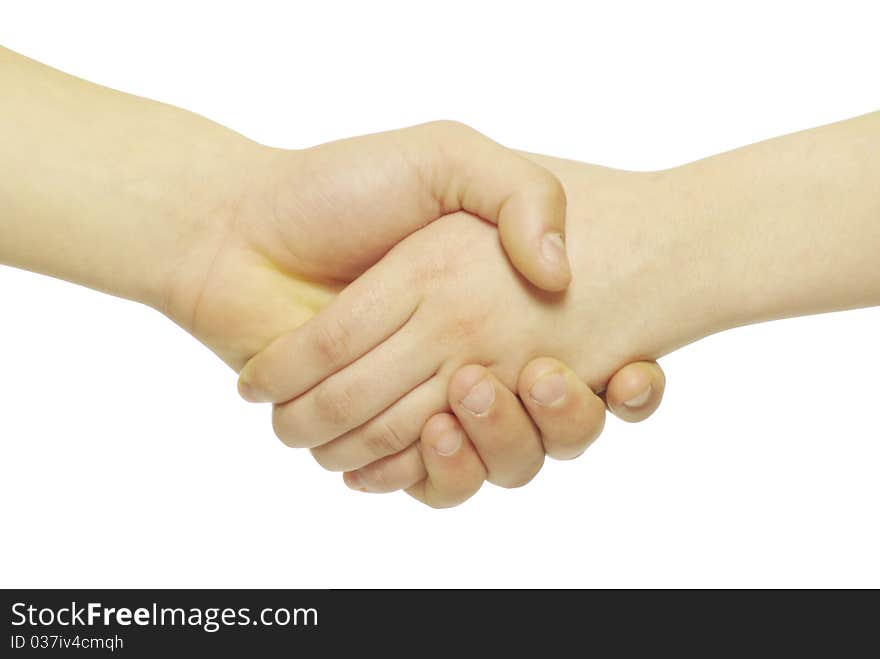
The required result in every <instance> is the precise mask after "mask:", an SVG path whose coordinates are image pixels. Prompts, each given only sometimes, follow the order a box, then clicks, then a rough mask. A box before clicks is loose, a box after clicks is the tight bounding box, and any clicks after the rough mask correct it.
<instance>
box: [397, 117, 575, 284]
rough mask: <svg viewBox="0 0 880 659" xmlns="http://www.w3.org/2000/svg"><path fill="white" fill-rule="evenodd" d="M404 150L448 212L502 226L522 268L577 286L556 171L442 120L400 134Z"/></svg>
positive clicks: (530, 275) (532, 275)
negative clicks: (574, 283)
mask: <svg viewBox="0 0 880 659" xmlns="http://www.w3.org/2000/svg"><path fill="white" fill-rule="evenodd" d="M399 134H400V137H401V138H404V136H405V137H406V138H414V139H401V142H400V147H401V148H402V149H404V150H405V151H406V154H407V159H408V161H409V162H410V163H415V164H416V166H417V167H418V168H419V169H420V170H421V174H422V180H423V181H426V182H427V183H428V185H429V186H430V187H431V194H432V195H433V196H434V198H435V199H437V200H438V202H439V203H440V207H441V209H442V211H443V213H444V214H446V213H451V212H454V211H459V210H464V211H467V212H469V213H472V214H474V215H478V216H479V217H481V218H483V219H484V220H487V221H489V222H492V223H494V224H497V225H498V231H499V234H500V237H501V244H502V245H503V246H504V249H505V251H506V252H507V255H508V257H509V258H510V260H511V262H512V263H513V265H514V267H515V268H516V269H517V270H518V271H519V272H520V273H521V274H522V275H523V276H524V277H525V278H526V279H528V280H529V281H530V282H531V283H533V284H534V285H535V286H537V287H538V288H541V289H544V290H547V291H561V290H564V289H565V288H567V287H568V284H569V282H570V281H571V270H570V267H569V263H568V256H567V253H566V250H565V189H564V188H563V186H562V183H560V182H559V180H558V179H557V178H556V177H555V176H554V175H553V174H552V173H551V172H550V171H548V170H546V169H544V168H543V167H541V166H540V165H538V164H537V163H535V162H532V161H531V160H528V159H527V158H525V157H523V156H521V155H519V154H518V153H516V152H514V151H512V150H510V149H508V148H506V147H504V146H502V145H500V144H498V143H497V142H494V141H492V140H490V139H489V138H488V137H486V136H485V135H483V134H481V133H479V132H477V131H476V130H474V129H472V128H469V127H468V126H465V125H464V124H459V123H456V122H450V121H438V122H433V123H429V124H423V125H421V126H414V127H412V128H405V129H403V130H402V131H399Z"/></svg>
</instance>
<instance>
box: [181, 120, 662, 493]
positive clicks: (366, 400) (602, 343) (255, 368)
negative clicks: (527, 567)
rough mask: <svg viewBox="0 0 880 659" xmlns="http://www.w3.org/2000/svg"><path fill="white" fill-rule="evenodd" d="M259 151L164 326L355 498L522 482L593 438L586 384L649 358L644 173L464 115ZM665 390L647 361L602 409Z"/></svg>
mask: <svg viewBox="0 0 880 659" xmlns="http://www.w3.org/2000/svg"><path fill="white" fill-rule="evenodd" d="M251 151H252V152H251V153H250V155H249V156H248V159H247V163H248V164H247V166H243V167H240V168H237V169H236V170H234V171H232V172H231V173H230V175H229V177H228V178H227V179H226V180H225V181H224V182H223V183H222V185H220V186H218V190H220V191H222V195H223V196H222V201H220V202H215V203H214V204H212V205H211V206H210V207H209V208H210V210H209V211H207V212H198V211H192V212H191V213H189V215H190V216H191V217H193V216H194V217H199V218H200V220H199V222H198V226H200V227H202V228H201V229H200V230H198V231H196V232H194V233H192V234H190V235H189V236H188V238H187V240H186V246H185V249H184V251H183V256H182V257H181V258H180V259H179V263H180V266H179V267H178V268H177V269H176V270H175V271H174V272H173V275H172V276H170V277H169V278H168V281H169V284H168V285H167V286H166V287H165V289H166V290H168V291H169V295H168V297H167V303H166V306H165V308H164V311H165V312H166V313H167V314H168V315H169V316H170V317H171V318H173V319H174V320H176V321H177V322H178V323H180V324H181V325H182V326H184V327H185V328H186V329H187V330H188V331H190V332H191V333H192V334H193V335H195V336H196V337H198V338H199V339H200V340H201V341H203V342H204V343H205V344H207V345H208V346H209V347H210V348H211V349H212V350H213V351H214V352H215V353H217V354H218V355H219V356H220V357H221V358H222V359H223V360H224V361H226V362H227V363H228V364H229V365H231V366H232V367H233V368H235V369H236V370H239V369H241V376H240V379H239V391H240V393H241V395H242V396H243V397H244V398H245V399H246V400H248V401H251V402H270V403H273V404H274V415H273V416H274V427H275V432H276V433H277V435H278V437H279V438H281V440H282V441H283V442H284V443H285V444H287V445H289V446H294V447H300V448H310V449H311V450H312V454H313V455H314V457H315V459H316V460H317V461H318V462H319V463H320V464H321V465H322V466H324V467H325V468H327V469H332V470H344V471H346V472H347V473H346V475H345V480H346V482H347V484H348V485H349V486H350V487H352V488H354V489H357V490H363V491H369V492H389V491H394V490H399V489H405V490H406V491H408V492H409V493H410V494H412V495H413V496H415V497H416V498H418V499H419V500H421V501H423V502H425V503H427V504H429V505H432V506H449V505H454V504H457V503H460V502H461V501H463V500H464V499H466V498H467V497H469V496H470V495H472V494H473V493H474V492H476V490H477V489H479V487H480V485H481V484H482V483H483V481H484V480H489V481H490V482H492V483H495V484H497V485H501V486H503V487H516V486H519V485H523V484H525V483H527V482H528V481H529V480H530V479H531V478H532V477H534V475H535V474H536V473H537V472H538V470H539V469H540V468H541V465H542V463H543V459H544V454H545V453H547V454H548V455H550V456H552V457H555V458H563V459H567V458H573V457H576V456H578V455H580V454H581V453H582V452H583V451H584V450H585V449H586V448H587V446H588V445H589V444H590V442H592V441H593V440H594V439H595V437H596V436H597V435H598V434H599V432H600V431H601V429H602V425H603V420H604V410H605V403H604V402H603V400H602V399H601V398H599V397H598V396H597V395H596V394H594V393H593V391H591V388H590V387H592V388H594V389H595V390H596V391H600V390H602V389H604V387H605V385H606V383H607V382H608V381H609V378H611V376H612V374H613V373H614V371H615V370H616V369H618V368H620V367H621V366H622V365H624V364H626V363H627V362H629V361H633V360H635V359H643V358H649V357H653V356H654V355H655V354H656V346H654V345H650V342H649V341H648V337H647V336H643V335H642V334H639V336H635V335H634V332H633V331H632V326H633V325H635V326H636V327H638V328H640V332H641V333H645V330H648V331H650V325H653V321H652V320H651V319H650V318H649V317H648V315H647V314H646V313H645V310H644V309H643V308H642V307H643V295H642V292H641V291H640V290H639V289H640V288H642V285H641V284H640V283H639V282H638V281H637V279H638V278H639V277H638V276H636V273H634V272H632V268H633V267H636V266H637V261H638V260H639V259H641V258H642V256H641V255H640V254H638V251H639V247H638V244H639V235H638V231H639V228H638V226H637V225H638V224H640V223H642V222H644V221H645V220H646V219H649V217H648V216H644V215H643V214H642V212H635V209H633V208H632V202H631V201H628V199H629V198H644V192H643V191H642V190H640V189H638V187H637V186H639V185H642V183H641V182H637V180H636V179H637V178H638V177H634V176H633V175H631V174H630V175H627V174H623V173H621V172H613V171H610V170H606V169H602V168H596V167H589V166H585V165H580V164H577V163H571V162H564V161H560V160H554V159H550V158H541V157H537V156H529V155H525V154H518V153H515V152H513V151H510V150H508V149H506V148H504V147H502V146H500V145H498V144H496V143H494V142H492V141H491V140H489V139H488V138H486V137H484V136H483V135H481V134H479V133H477V132H476V131H474V130H472V129H470V128H467V127H465V126H463V125H460V124H455V123H451V122H437V123H432V124H427V125H423V126H417V127H414V128H407V129H403V130H399V131H394V132H390V133H385V134H379V135H371V136H367V137H360V138H354V139H350V140H345V141H342V142H334V143H330V144H324V145H321V146H318V147H315V148H312V149H307V150H304V151H293V152H291V151H277V150H266V149H265V148H264V147H256V146H255V147H254V148H253V149H252V150H251ZM566 192H568V202H569V203H568V212H567V213H566ZM627 206H630V209H627ZM643 210H644V211H645V212H647V211H648V209H647V208H645V209H643ZM651 214H652V215H654V216H656V209H654V210H653V211H652V212H651ZM566 215H567V217H568V227H566ZM493 224H497V230H496V228H495V227H494V226H492V225H493ZM566 238H567V243H568V247H569V249H568V252H570V254H571V264H569V261H568V254H567V250H566ZM617 261H627V262H628V264H629V267H622V265H620V264H619V263H617ZM572 274H573V275H574V278H573V279H574V283H571V285H570V282H572ZM566 364H568V366H566ZM662 388H663V376H662V372H661V371H660V370H659V368H658V367H657V366H656V365H655V364H651V363H635V364H632V365H631V366H629V367H628V368H626V369H624V370H623V371H622V372H621V373H620V374H619V375H618V376H617V377H616V378H615V379H613V381H612V386H611V387H610V388H609V398H608V400H609V403H611V406H612V409H614V410H619V413H620V415H621V416H622V417H624V418H626V419H631V420H633V419H637V418H641V417H643V416H646V415H647V414H649V413H650V412H651V411H652V410H653V409H654V408H655V407H656V405H657V404H658V402H659V399H660V395H661V393H662Z"/></svg>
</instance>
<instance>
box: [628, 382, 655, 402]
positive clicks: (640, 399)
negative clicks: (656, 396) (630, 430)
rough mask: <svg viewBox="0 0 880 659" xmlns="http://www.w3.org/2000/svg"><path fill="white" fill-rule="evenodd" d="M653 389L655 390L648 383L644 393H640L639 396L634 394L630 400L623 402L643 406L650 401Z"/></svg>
mask: <svg viewBox="0 0 880 659" xmlns="http://www.w3.org/2000/svg"><path fill="white" fill-rule="evenodd" d="M651 391H653V390H652V388H651V386H650V385H648V388H647V389H645V390H644V391H643V392H642V393H640V394H639V395H638V396H633V397H632V398H630V399H629V400H625V401H623V404H624V405H626V406H627V407H641V406H642V405H644V404H645V403H647V402H648V399H649V398H650V397H651Z"/></svg>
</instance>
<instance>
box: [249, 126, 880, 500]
mask: <svg viewBox="0 0 880 659" xmlns="http://www.w3.org/2000/svg"><path fill="white" fill-rule="evenodd" d="M878 154H880V113H874V114H870V115H865V116H863V117H858V118H855V119H852V120H849V121H844V122H840V123H838V124H833V125H829V126H824V127H821V128H816V129H813V130H809V131H804V132H802V133H796V134H793V135H788V136H785V137H781V138H777V139H775V140H770V141H767V142H762V143H759V144H755V145H752V146H749V147H745V148H743V149H739V150H736V151H733V152H730V153H725V154H721V155H719V156H715V157H712V158H708V159H706V160H703V161H699V162H696V163H692V164H689V165H686V166H683V167H679V168H675V169H672V170H667V171H663V172H652V173H631V172H621V171H615V170H608V169H603V168H596V167H591V166H587V165H583V164H580V163H573V162H566V161H558V160H553V159H548V158H544V157H535V159H536V161H537V162H539V163H541V164H543V165H544V166H546V167H548V168H549V169H551V170H552V171H553V172H554V173H555V174H556V175H557V176H558V177H559V179H560V180H561V181H562V182H563V185H564V186H565V188H566V194H567V198H568V234H567V235H568V248H569V254H570V256H571V262H572V271H573V275H574V276H573V281H572V285H571V286H570V287H569V289H568V290H567V291H565V292H564V293H555V294H553V293H546V292H541V291H537V290H536V289H534V287H531V286H528V285H527V284H526V283H525V282H524V281H523V280H522V278H521V277H519V276H517V275H516V274H515V273H513V272H512V271H510V269H508V268H504V267H503V258H502V255H501V250H500V246H499V243H498V240H497V237H496V236H495V235H493V233H492V232H491V231H490V230H489V229H488V227H485V226H481V225H479V224H475V223H472V222H467V221H466V220H467V219H468V218H466V217H463V216H461V215H453V216H449V217H446V218H443V219H442V220H440V221H438V222H435V223H433V224H432V225H431V226H428V227H425V228H424V229H422V230H420V231H419V232H417V233H415V234H413V235H412V236H410V237H409V238H407V239H406V240H404V241H402V242H401V243H400V244H399V245H397V246H396V247H395V248H394V249H393V250H391V252H389V254H388V255H386V256H385V257H384V258H383V259H382V261H380V262H379V263H378V264H377V265H376V266H374V267H373V268H372V269H370V270H369V271H368V272H367V273H366V274H365V275H363V276H362V277H361V278H360V279H358V280H357V281H356V282H355V283H354V284H352V285H351V286H350V287H349V288H347V289H346V290H345V291H343V293H342V294H341V295H340V296H339V297H338V298H337V300H336V301H335V302H334V303H333V304H332V305H330V306H329V307H328V308H326V309H324V310H322V311H321V313H319V314H318V315H317V316H316V317H315V318H314V319H313V320H312V321H311V322H310V323H307V324H306V325H305V326H303V327H302V328H300V329H299V330H297V331H296V332H293V333H292V334H290V335H288V336H285V337H282V338H281V339H279V340H277V341H276V342H275V343H273V345H271V346H270V347H269V348H267V350H266V351H264V352H263V353H261V354H260V355H258V356H257V357H255V358H254V359H253V360H252V361H251V362H250V363H249V364H248V365H247V366H246V367H245V369H244V370H243V372H242V378H243V379H245V380H247V381H248V382H249V383H251V385H252V386H257V387H258V388H260V390H261V391H263V392H264V393H263V395H264V396H265V397H268V398H270V399H271V400H272V401H273V402H275V403H276V408H275V415H274V417H275V418H274V421H275V428H276V432H277V433H278V434H279V436H280V437H282V439H283V440H284V441H286V442H288V443H290V444H293V445H299V446H310V447H313V450H314V448H315V447H324V448H320V449H318V450H317V451H316V453H317V454H318V458H319V460H327V454H328V453H330V452H331V451H332V449H331V448H327V447H332V446H334V444H336V443H337V442H340V441H344V440H345V439H346V437H350V435H349V434H350V433H352V432H355V433H357V432H358V431H357V430H356V429H357V428H359V427H362V424H364V423H366V422H368V421H369V422H370V423H372V424H378V423H381V424H383V425H385V426H388V427H395V426H396V427H398V428H407V429H408V428H410V427H411V426H409V425H405V424H404V423H403V421H402V420H403V419H412V418H414V417H415V418H418V417H419V416H420V415H425V416H426V417H430V418H429V421H428V425H427V426H426V428H425V433H424V434H423V437H422V443H423V444H424V443H425V441H426V439H427V442H428V443H429V444H431V446H432V449H433V450H426V447H425V446H420V445H419V444H417V439H418V438H417V437H416V436H415V435H414V434H412V433H410V434H407V435H406V436H405V437H402V438H401V443H405V442H406V440H407V439H408V440H411V443H410V445H409V446H407V447H406V448H403V449H402V450H401V451H399V452H398V453H396V454H394V455H392V456H385V457H383V458H382V462H381V474H382V483H383V484H384V485H385V486H386V487H387V489H392V487H391V486H399V487H408V488H410V491H411V493H413V494H414V495H415V496H417V497H419V498H422V499H425V498H430V496H431V495H430V493H428V492H426V490H425V486H424V485H423V482H422V480H421V479H423V478H424V477H425V474H426V473H430V469H431V467H430V464H429V462H430V461H431V460H434V459H435V457H434V455H432V453H434V454H436V453H437V452H438V450H442V451H441V452H448V451H449V450H451V449H454V448H455V446H456V433H458V432H460V430H459V426H457V425H456V424H455V423H454V422H453V420H452V418H451V417H449V416H448V415H443V414H441V415H440V416H433V417H432V414H433V407H432V406H433V405H435V404H436V403H437V397H438V396H439V395H440V394H441V393H442V392H445V391H446V390H447V386H448V387H449V396H448V400H447V401H446V402H447V403H448V407H449V409H450V410H451V411H452V412H453V413H454V414H455V416H456V417H457V419H458V421H459V423H460V427H462V428H464V429H468V427H469V424H470V423H472V422H474V419H473V418H472V417H473V416H476V417H480V416H481V415H485V414H488V413H489V411H487V410H491V405H489V406H488V407H487V405H488V403H490V402H491V403H492V404H495V405H507V402H505V398H506V394H503V390H504V389H505V388H506V389H508V390H510V391H517V392H518V393H519V396H520V399H521V400H522V401H523V403H524V405H526V407H528V406H529V405H530V404H531V403H530V400H531V398H530V395H531V394H532V393H533V389H532V388H529V386H528V385H526V384H525V382H528V383H529V384H532V383H533V380H532V379H531V378H532V377H534V376H533V374H532V371H530V370H529V369H537V370H541V369H542V368H543V367H542V366H535V364H534V363H532V364H529V362H530V360H532V359H534V357H535V355H542V354H543V355H553V356H554V357H557V358H559V359H563V360H565V361H566V362H567V363H568V364H569V365H570V366H571V367H572V370H573V371H574V373H575V374H576V376H577V379H579V380H582V381H584V382H586V384H587V385H589V386H590V387H591V388H592V389H594V390H597V391H598V390H601V389H602V388H603V387H604V386H605V384H606V383H607V382H608V380H609V377H610V376H611V374H612V373H613V372H614V370H615V368H616V367H617V366H618V365H619V364H622V363H627V362H631V361H634V360H650V359H656V358H658V357H660V356H662V355H664V354H666V353H668V352H670V351H672V350H675V349H677V348H678V347H681V346H683V345H686V344H688V343H690V342H693V341H696V340H698V339H699V338H701V337H704V336H706V335H709V334H712V333H714V332H718V331H722V330H724V329H728V328H732V327H736V326H740V325H744V324H748V323H755V322H761V321H765V320H771V319H776V318H784V317H789V316H795V315H802V314H810V313H819V312H825V311H836V310H841V309H850V308H856V307H864V306H873V305H877V304H880V259H878V258H877V255H878V254H880V194H878V189H880V188H878V182H880V157H878ZM413 264H418V265H417V266H415V267H414V266H413ZM364 299H369V300H370V301H371V304H370V305H363V304H359V302H360V301H362V300H364ZM379 310H381V311H379ZM354 327H357V328H358V331H357V332H356V333H355V332H353V331H349V328H354ZM331 328H332V331H333V332H334V333H335V334H334V335H335V336H336V337H337V338H339V337H344V339H340V340H338V341H336V342H335V344H334V345H335V348H334V351H333V354H332V360H330V361H328V360H327V359H326V351H321V350H320V349H319V347H318V346H319V342H318V341H317V337H321V336H326V335H327V332H328V331H330V330H331ZM290 355H296V359H297V364H298V366H299V368H297V369H293V368H289V367H288V366H289V364H286V363H285V360H288V361H289V359H290ZM478 360H479V361H480V362H481V363H482V364H484V365H485V366H487V367H488V368H489V370H490V371H491V373H492V375H489V374H488V373H487V372H486V371H485V370H476V369H472V370H468V371H467V372H466V373H465V374H464V375H463V374H462V372H461V371H459V372H458V375H457V376H456V378H457V379H456V380H455V381H454V385H455V386H451V385H450V378H451V376H452V374H453V373H455V372H456V371H457V370H458V369H459V368H460V367H461V366H462V365H463V364H467V363H469V362H474V361H478ZM527 364H529V366H528V367H527V368H526V370H525V371H523V368H524V367H526V365H527ZM547 368H548V369H549V370H552V368H550V367H549V366H548V367H547ZM523 378H525V381H523ZM255 383H256V384H255ZM499 393H500V394H501V397H499ZM469 402H470V403H474V402H475V403H476V407H477V408H478V409H477V413H476V414H474V413H473V412H468V411H467V409H465V408H466V407H468V406H469V405H467V403H469ZM469 415H471V416H470V417H469ZM396 434H398V435H399V434H401V433H400V432H398V433H396ZM340 438H341V439H340ZM363 439H364V438H363V437H361V438H360V441H348V442H347V443H346V445H345V446H344V449H343V450H340V451H336V452H334V453H333V456H332V459H330V460H328V461H329V462H331V466H337V465H346V464H354V463H355V462H361V461H362V460H363V459H364V457H365V456H366V455H367V454H368V453H369V447H366V450H365V447H364V445H363ZM459 444H461V445H463V444H462V443H459ZM583 444H584V442H583V441H581V442H580V443H578V442H573V443H572V447H571V449H570V451H569V452H568V455H567V456H566V457H570V455H574V454H576V452H577V450H578V449H579V448H580V447H581V446H582V445H583ZM492 448H493V447H492V446H489V447H486V448H484V450H483V451H481V453H483V454H484V457H486V458H488V459H495V460H500V459H501V458H502V457H503V455H504V454H505V452H506V451H508V450H509V449H508V448H507V447H504V446H503V443H502V442H501V438H499V441H498V444H497V445H495V446H494V448H497V449H498V450H497V454H496V455H493V451H492ZM464 449H465V450H464V455H463V457H462V458H461V460H463V461H466V459H467V457H468V454H467V446H464ZM347 460H349V461H350V462H348V463H347V462H346V461H347ZM420 463H424V464H423V465H422V464H420ZM468 464H469V465H471V467H470V468H472V469H475V468H476V467H475V466H474V465H475V463H474V462H473V461H469V462H468ZM372 468H373V469H376V467H372ZM368 473H369V472H368V471H364V470H363V469H362V470H361V471H360V472H356V473H354V474H351V475H349V477H348V480H349V482H350V483H351V484H355V485H358V484H361V483H363V482H365V481H366V479H367V474H368Z"/></svg>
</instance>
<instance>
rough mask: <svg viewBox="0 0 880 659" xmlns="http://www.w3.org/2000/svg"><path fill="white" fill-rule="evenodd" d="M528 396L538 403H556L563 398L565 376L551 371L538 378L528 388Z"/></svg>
mask: <svg viewBox="0 0 880 659" xmlns="http://www.w3.org/2000/svg"><path fill="white" fill-rule="evenodd" d="M529 396H531V397H532V399H533V400H534V401H535V402H536V403H538V404H539V405H556V404H558V403H561V402H562V401H563V399H564V398H565V378H564V377H562V374H561V373H551V374H549V375H545V376H543V377H541V378H539V379H538V381H537V382H535V384H533V385H532V388H531V389H529Z"/></svg>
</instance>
